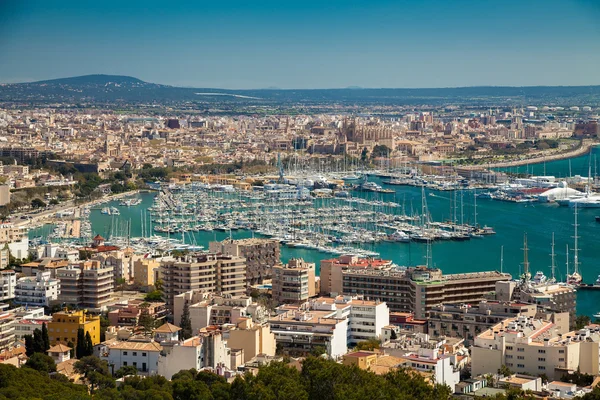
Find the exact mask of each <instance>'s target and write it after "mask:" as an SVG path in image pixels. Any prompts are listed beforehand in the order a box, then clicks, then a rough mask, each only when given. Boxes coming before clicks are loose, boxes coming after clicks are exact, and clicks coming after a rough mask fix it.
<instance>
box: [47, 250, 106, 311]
mask: <svg viewBox="0 0 600 400" xmlns="http://www.w3.org/2000/svg"><path fill="white" fill-rule="evenodd" d="M56 277H57V278H58V279H59V280H60V288H61V289H60V294H59V295H58V300H59V301H61V302H63V303H66V304H76V305H78V306H79V307H84V308H88V309H91V310H94V311H102V310H104V309H105V308H106V305H107V303H108V302H109V301H110V298H111V296H112V293H113V287H114V275H113V267H112V266H104V267H103V266H102V265H101V264H100V262H99V261H97V260H91V261H81V262H80V263H79V264H76V265H71V266H69V267H67V268H60V269H58V270H57V271H56Z"/></svg>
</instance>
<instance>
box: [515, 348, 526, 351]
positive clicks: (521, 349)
mask: <svg viewBox="0 0 600 400" xmlns="http://www.w3.org/2000/svg"><path fill="white" fill-rule="evenodd" d="M517 351H525V349H524V348H522V347H517Z"/></svg>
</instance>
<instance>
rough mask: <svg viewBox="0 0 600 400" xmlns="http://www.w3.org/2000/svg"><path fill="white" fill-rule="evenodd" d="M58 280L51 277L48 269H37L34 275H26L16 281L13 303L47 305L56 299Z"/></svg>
mask: <svg viewBox="0 0 600 400" xmlns="http://www.w3.org/2000/svg"><path fill="white" fill-rule="evenodd" d="M59 292H60V281H59V280H58V279H53V278H52V277H51V272H50V271H38V272H37V274H36V276H35V277H31V276H27V277H24V278H20V279H19V280H18V281H17V285H16V288H15V303H17V304H26V305H28V306H36V307H45V306H46V307H47V306H49V305H50V302H52V301H55V300H57V299H58V293H59Z"/></svg>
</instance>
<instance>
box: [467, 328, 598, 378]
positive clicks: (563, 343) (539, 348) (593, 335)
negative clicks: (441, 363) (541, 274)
mask: <svg viewBox="0 0 600 400" xmlns="http://www.w3.org/2000/svg"><path fill="white" fill-rule="evenodd" d="M599 354H600V325H590V326H587V327H585V328H584V329H581V330H579V331H572V332H561V331H560V329H558V326H557V325H556V324H554V323H552V322H548V321H542V320H536V319H534V318H531V317H524V316H520V317H516V318H509V319H507V320H505V321H503V322H501V323H499V324H497V325H494V326H493V327H492V328H490V329H488V330H486V331H485V332H483V333H481V334H480V335H478V336H477V337H476V338H475V343H474V345H473V347H471V358H472V374H473V375H474V376H475V375H484V374H488V373H495V372H497V371H498V368H500V367H501V366H502V365H503V364H504V365H506V366H507V367H508V368H510V369H511V370H512V371H515V372H516V373H518V374H527V375H533V376H537V375H539V374H546V376H548V378H549V379H550V380H554V379H558V378H559V377H560V376H561V375H562V374H564V373H567V372H571V371H577V370H578V369H579V370H580V371H581V372H582V373H587V374H592V375H594V376H595V375H598V374H599V373H600V355H599Z"/></svg>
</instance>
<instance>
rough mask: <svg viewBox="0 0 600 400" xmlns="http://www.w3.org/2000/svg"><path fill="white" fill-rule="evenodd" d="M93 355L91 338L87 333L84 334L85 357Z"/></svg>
mask: <svg viewBox="0 0 600 400" xmlns="http://www.w3.org/2000/svg"><path fill="white" fill-rule="evenodd" d="M92 354H94V344H93V343H92V336H91V335H90V333H89V332H86V333H85V355H86V356H91V355H92Z"/></svg>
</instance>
